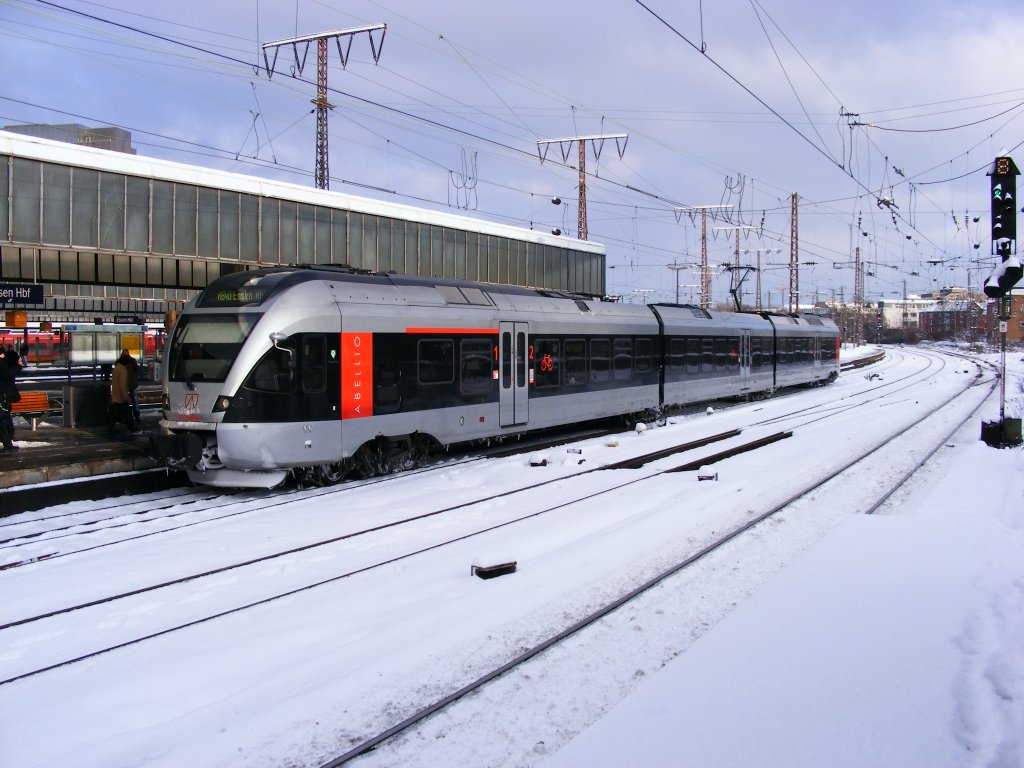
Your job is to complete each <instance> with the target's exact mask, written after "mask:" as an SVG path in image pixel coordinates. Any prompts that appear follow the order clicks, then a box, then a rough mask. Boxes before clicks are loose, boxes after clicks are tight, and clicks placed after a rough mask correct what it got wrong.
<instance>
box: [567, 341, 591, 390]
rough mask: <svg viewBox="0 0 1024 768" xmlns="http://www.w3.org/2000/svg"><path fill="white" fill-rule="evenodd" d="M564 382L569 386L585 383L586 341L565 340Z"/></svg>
mask: <svg viewBox="0 0 1024 768" xmlns="http://www.w3.org/2000/svg"><path fill="white" fill-rule="evenodd" d="M565 383H566V385H567V386H570V387H581V386H583V385H584V384H586V383H587V342H585V341H584V340H583V339H566V340H565Z"/></svg>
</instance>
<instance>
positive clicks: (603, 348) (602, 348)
mask: <svg viewBox="0 0 1024 768" xmlns="http://www.w3.org/2000/svg"><path fill="white" fill-rule="evenodd" d="M611 350H612V343H611V340H610V339H591V340H590V383H591V384H603V383H604V382H606V381H608V380H609V379H610V378H611V371H610V370H609V369H610V363H611Z"/></svg>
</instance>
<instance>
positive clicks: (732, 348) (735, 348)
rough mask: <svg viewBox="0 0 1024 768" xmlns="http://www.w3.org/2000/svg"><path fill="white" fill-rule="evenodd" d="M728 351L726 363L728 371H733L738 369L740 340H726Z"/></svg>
mask: <svg viewBox="0 0 1024 768" xmlns="http://www.w3.org/2000/svg"><path fill="white" fill-rule="evenodd" d="M726 344H727V346H728V351H727V352H726V363H727V364H728V366H729V370H731V371H735V370H736V369H737V368H739V367H740V340H739V339H738V338H732V339H726Z"/></svg>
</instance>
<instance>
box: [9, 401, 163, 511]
mask: <svg viewBox="0 0 1024 768" xmlns="http://www.w3.org/2000/svg"><path fill="white" fill-rule="evenodd" d="M159 420H160V412H159V411H158V410H157V411H151V412H148V413H147V412H146V410H143V412H142V424H141V430H140V431H139V432H136V433H128V432H127V431H125V429H124V427H123V426H122V427H119V431H118V433H117V434H116V435H115V436H111V435H110V434H109V432H108V429H107V427H106V426H95V427H66V426H63V425H62V424H61V423H60V421H59V417H58V419H55V420H54V421H52V422H50V421H45V420H40V421H38V422H37V424H36V429H35V430H32V428H31V425H30V424H29V422H28V420H26V419H23V418H20V417H15V424H14V444H15V446H17V448H18V450H17V451H16V452H6V451H4V452H0V514H2V513H3V512H5V511H7V510H4V509H3V507H4V506H5V504H4V499H5V496H6V495H7V494H6V493H5V492H9V491H13V490H18V491H22V492H24V491H28V490H29V487H30V486H37V487H38V492H39V496H40V499H39V501H40V502H44V501H45V497H46V496H48V495H49V493H48V491H47V488H48V487H49V486H51V485H53V484H56V483H61V482H64V481H76V480H79V481H80V480H84V479H90V478H95V477H99V476H103V475H111V474H115V473H131V472H139V471H143V470H154V469H156V468H157V465H156V463H155V462H154V461H153V460H152V459H150V458H149V457H148V456H147V455H146V453H147V446H148V443H149V436H150V435H151V434H156V433H158V432H159V429H160V427H159ZM53 496H54V498H57V497H58V496H60V494H57V493H54V494H53Z"/></svg>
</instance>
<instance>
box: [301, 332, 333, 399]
mask: <svg viewBox="0 0 1024 768" xmlns="http://www.w3.org/2000/svg"><path fill="white" fill-rule="evenodd" d="M326 362H327V355H326V345H325V344H324V337H323V336H320V335H319V334H309V335H307V336H306V337H304V338H303V340H302V391H303V392H309V393H320V392H323V391H324V389H326V387H327V369H326Z"/></svg>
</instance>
